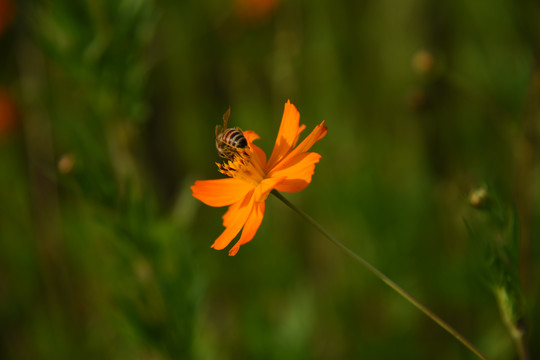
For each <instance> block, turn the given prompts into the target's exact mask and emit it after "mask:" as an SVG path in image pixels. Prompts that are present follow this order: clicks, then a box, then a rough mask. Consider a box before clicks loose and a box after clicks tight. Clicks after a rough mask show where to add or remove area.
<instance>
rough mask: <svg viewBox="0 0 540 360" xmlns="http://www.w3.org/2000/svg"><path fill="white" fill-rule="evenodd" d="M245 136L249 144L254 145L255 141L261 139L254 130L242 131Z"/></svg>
mask: <svg viewBox="0 0 540 360" xmlns="http://www.w3.org/2000/svg"><path fill="white" fill-rule="evenodd" d="M242 133H243V134H244V137H245V138H246V140H247V142H248V143H252V142H253V141H255V140H257V139H260V138H261V137H260V136H259V135H258V134H257V133H256V132H255V131H253V130H246V131H242Z"/></svg>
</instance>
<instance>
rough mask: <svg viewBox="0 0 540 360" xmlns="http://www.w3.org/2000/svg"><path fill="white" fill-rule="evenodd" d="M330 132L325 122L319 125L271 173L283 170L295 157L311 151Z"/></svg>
mask: <svg viewBox="0 0 540 360" xmlns="http://www.w3.org/2000/svg"><path fill="white" fill-rule="evenodd" d="M327 132H328V129H327V127H326V126H324V120H323V122H322V123H320V124H319V125H317V126H315V129H313V131H312V132H311V134H309V135H308V136H307V137H306V138H305V139H304V141H302V142H301V143H300V145H298V146H297V147H296V148H295V149H294V150H292V151H291V152H290V153H289V154H287V156H286V157H285V158H284V159H283V160H281V161H280V162H279V163H278V164H276V165H275V168H274V169H271V170H270V171H269V172H272V171H273V170H281V169H282V168H284V167H286V166H287V163H288V162H289V161H291V159H293V158H294V157H296V156H297V155H298V154H301V153H304V152H306V151H308V150H309V149H311V147H312V146H313V145H314V144H315V143H316V142H317V141H319V140H321V139H322V138H324V137H325V136H326V133H327Z"/></svg>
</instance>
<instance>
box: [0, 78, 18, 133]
mask: <svg viewBox="0 0 540 360" xmlns="http://www.w3.org/2000/svg"><path fill="white" fill-rule="evenodd" d="M16 125H17V108H16V106H15V101H14V100H13V97H12V96H11V95H10V94H9V93H8V92H7V91H4V90H3V89H1V88H0V137H2V136H3V135H6V134H8V133H10V132H11V131H12V130H13V129H14V128H15V127H16Z"/></svg>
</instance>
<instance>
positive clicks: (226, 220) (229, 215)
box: [222, 199, 244, 227]
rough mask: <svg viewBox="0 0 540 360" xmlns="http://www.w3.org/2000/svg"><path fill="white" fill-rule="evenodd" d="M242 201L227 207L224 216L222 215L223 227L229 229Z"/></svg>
mask: <svg viewBox="0 0 540 360" xmlns="http://www.w3.org/2000/svg"><path fill="white" fill-rule="evenodd" d="M243 200H244V199H242V200H240V201H237V202H235V203H234V204H232V205H231V206H229V209H228V210H227V212H226V213H225V214H223V216H222V219H223V227H229V226H231V224H232V223H233V222H234V219H235V216H236V213H237V212H238V209H239V208H240V205H242V202H243Z"/></svg>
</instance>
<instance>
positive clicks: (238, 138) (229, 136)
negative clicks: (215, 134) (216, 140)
mask: <svg viewBox="0 0 540 360" xmlns="http://www.w3.org/2000/svg"><path fill="white" fill-rule="evenodd" d="M223 142H224V143H225V144H227V145H229V146H231V147H233V148H239V149H243V148H245V147H246V146H247V140H246V138H245V137H244V134H243V133H242V131H241V130H238V129H227V130H225V132H224V133H223Z"/></svg>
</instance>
